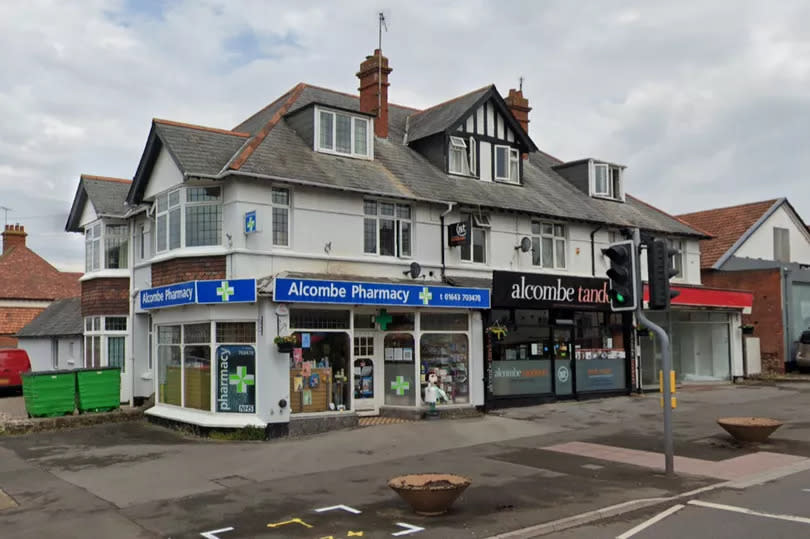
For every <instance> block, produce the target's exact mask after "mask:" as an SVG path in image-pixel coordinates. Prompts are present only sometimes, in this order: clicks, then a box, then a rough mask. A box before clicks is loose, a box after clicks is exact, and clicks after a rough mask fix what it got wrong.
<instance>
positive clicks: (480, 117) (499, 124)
mask: <svg viewBox="0 0 810 539" xmlns="http://www.w3.org/2000/svg"><path fill="white" fill-rule="evenodd" d="M510 123H511V122H510V118H508V117H507V116H506V115H504V114H503V112H502V111H501V110H500V108H499V107H498V106H497V105H496V104H495V103H494V102H493V100H492V99H489V100H487V101H485V102H483V103H481V104H480V105H479V106H478V107H477V108H475V109H474V110H472V111H470V112H469V113H468V114H467V115H466V117H462V118H461V121H460V122H459V123H458V125H457V126H456V129H455V133H458V134H460V135H473V134H474V135H482V136H486V137H492V138H495V139H498V140H502V141H505V142H510V143H514V142H515V130H514V128H513V127H512V126H511V125H510Z"/></svg>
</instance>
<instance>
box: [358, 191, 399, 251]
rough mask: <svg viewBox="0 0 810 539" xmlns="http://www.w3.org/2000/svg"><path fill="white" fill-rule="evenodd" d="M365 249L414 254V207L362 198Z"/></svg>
mask: <svg viewBox="0 0 810 539" xmlns="http://www.w3.org/2000/svg"><path fill="white" fill-rule="evenodd" d="M363 213H364V214H365V218H364V220H363V252H365V253H368V254H378V255H382V256H397V257H409V256H411V207H410V206H408V205H405V204H395V203H393V202H383V201H377V200H365V201H363Z"/></svg>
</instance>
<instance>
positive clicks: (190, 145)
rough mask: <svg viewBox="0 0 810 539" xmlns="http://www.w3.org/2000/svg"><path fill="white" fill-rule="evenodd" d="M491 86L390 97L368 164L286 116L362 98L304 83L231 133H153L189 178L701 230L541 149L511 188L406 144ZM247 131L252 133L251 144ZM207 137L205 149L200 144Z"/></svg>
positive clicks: (352, 106) (183, 129) (161, 124)
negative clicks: (298, 128)
mask: <svg viewBox="0 0 810 539" xmlns="http://www.w3.org/2000/svg"><path fill="white" fill-rule="evenodd" d="M493 90H494V91H496V90H495V89H494V86H487V87H484V88H481V89H479V90H476V91H475V92H471V93H469V94H465V95H464V96H461V97H460V98H457V99H456V100H451V101H450V102H447V103H444V104H442V105H441V106H440V107H433V108H431V109H427V110H426V111H425V112H422V113H415V109H412V108H409V107H403V106H399V105H393V104H389V136H388V137H387V138H385V139H382V138H375V140H374V159H373V160H370V161H369V160H362V159H352V158H346V157H341V156H335V155H330V154H324V153H318V152H315V151H313V149H312V147H311V144H309V143H307V142H306V141H305V140H304V139H303V138H302V137H301V136H299V135H298V134H297V133H296V132H295V131H294V130H293V129H292V127H291V126H290V125H289V124H288V123H287V122H286V121H285V120H284V115H286V114H292V113H293V112H295V111H297V110H300V109H301V108H303V107H306V106H309V105H311V104H313V103H319V104H324V105H327V106H331V107H335V108H340V109H345V110H350V111H359V98H358V96H356V95H355V96H352V95H349V94H344V93H341V92H335V91H332V90H328V89H324V88H318V87H315V86H310V85H306V84H303V83H302V84H298V85H296V86H295V87H294V88H292V89H290V90H289V91H288V92H286V93H285V94H284V95H282V96H281V97H280V98H279V99H277V100H276V101H274V102H273V103H271V104H270V105H268V106H267V107H265V108H264V109H262V110H260V111H259V112H257V113H256V114H254V115H253V116H251V117H250V118H248V119H247V120H245V121H244V122H242V123H240V124H239V125H237V126H236V128H235V131H223V130H212V129H207V130H206V128H201V127H199V126H188V125H184V124H176V123H172V124H171V125H169V124H168V123H166V122H165V121H162V120H160V121H158V120H155V122H153V132H155V133H156V135H157V138H159V140H160V142H161V143H164V144H166V146H167V148H168V150H169V152H170V153H171V155H172V156H173V158H174V159H175V161H176V162H177V163H178V166H180V168H181V170H182V171H183V172H184V173H186V174H191V175H195V174H196V175H203V176H211V177H214V176H218V177H221V176H220V174H221V173H223V172H224V171H226V170H227V168H228V167H230V168H231V169H234V170H232V171H231V173H232V174H240V175H247V176H252V175H253V176H255V175H261V176H269V177H272V178H276V179H280V180H286V181H289V182H291V183H295V182H300V183H305V184H309V185H316V186H322V187H327V188H336V189H343V190H350V191H357V192H363V193H369V194H375V195H381V196H390V197H398V198H403V199H411V200H420V201H425V202H437V203H446V202H456V203H458V204H461V205H469V206H473V207H479V206H480V207H482V208H491V209H500V210H511V211H519V212H526V213H530V214H534V215H538V216H546V217H552V218H561V219H568V220H580V221H585V222H590V223H595V224H606V225H611V226H616V225H617V226H639V227H641V228H643V229H646V230H649V231H655V232H664V233H668V234H678V235H683V236H693V237H705V234H702V233H701V232H699V231H696V230H694V229H692V228H690V227H689V226H687V225H685V224H684V223H683V222H681V221H679V220H678V219H676V218H673V217H672V216H669V215H667V214H666V213H664V212H661V211H659V210H657V209H655V208H653V207H651V206H649V205H647V204H644V203H643V202H641V201H639V200H637V199H633V198H630V197H628V201H627V203H625V204H622V203H618V202H611V201H605V200H597V199H593V198H591V197H589V196H588V195H587V194H585V193H583V192H582V191H580V190H578V189H577V188H576V187H574V186H573V185H572V184H570V183H569V182H568V181H567V180H566V179H565V178H564V177H563V176H561V175H560V174H558V173H557V172H556V171H555V170H554V169H553V167H554V166H555V165H559V164H561V161H559V160H557V159H554V158H552V157H551V156H548V155H547V154H544V153H543V152H540V151H532V152H530V153H529V159H528V160H526V161H524V176H523V185H522V186H515V185H508V184H503V183H495V182H481V181H480V180H477V179H475V178H464V177H459V176H455V175H448V174H445V173H444V172H443V171H442V170H440V169H438V168H436V167H435V166H434V165H433V164H431V163H430V162H429V161H428V160H427V159H425V158H424V157H423V156H422V155H421V154H419V153H418V152H416V151H415V150H413V149H411V148H410V147H408V146H406V145H404V144H403V140H404V136H405V129H406V123H407V124H408V129H409V139H410V138H411V136H412V134H413V132H414V130H416V132H417V133H420V132H422V133H427V132H429V131H432V130H435V129H439V128H440V126H444V125H446V124H447V121H448V120H447V118H449V117H451V116H452V114H451V113H450V112H452V113H453V114H455V113H458V114H459V115H461V114H463V113H464V112H465V111H466V110H467V109H469V107H471V106H472V105H473V104H474V103H475V102H476V101H477V100H478V99H480V98H481V97H482V96H483V95H484V93H486V92H489V91H493ZM431 111H433V112H431ZM409 117H410V120H409V119H408V118H409ZM243 131H248V132H250V134H251V135H252V136H253V138H252V139H251V140H250V141H249V142H246V137H245V136H244V133H242V132H243ZM151 138H152V136H151V134H150V140H151ZM529 142H530V143H531V141H530V140H529ZM202 143H204V144H205V145H206V147H205V149H202V148H201V147H200V144H202ZM149 149H150V142H148V143H147V150H146V151H145V153H144V157H143V158H142V160H141V165H139V171H138V174H136V180H135V184H134V185H133V188H132V190H131V191H130V195H129V201H130V202H131V203H133V202H140V200H139V198H140V196H141V194H142V192H143V188H144V187H145V183H143V182H145V181H146V179H147V178H148V174H145V173H144V172H146V171H147V170H148V168H149V163H148V155H147V154H149ZM153 158H154V157H153ZM139 179H140V180H141V184H140V185H139Z"/></svg>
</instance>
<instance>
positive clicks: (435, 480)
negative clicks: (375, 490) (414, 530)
mask: <svg viewBox="0 0 810 539" xmlns="http://www.w3.org/2000/svg"><path fill="white" fill-rule="evenodd" d="M471 482H472V481H470V480H469V479H467V478H466V477H462V476H460V475H452V474H441V473H426V474H411V475H401V476H399V477H394V478H393V479H391V480H390V481H388V486H389V487H391V489H393V490H394V491H395V492H396V493H397V494H399V495H400V497H402V499H403V500H405V501H406V502H407V503H408V505H410V506H411V508H412V509H413V510H414V512H415V513H416V514H417V515H425V516H435V515H443V514H444V513H446V512H447V511H448V509H450V506H451V505H453V502H454V501H456V498H458V497H459V496H460V495H461V493H462V492H464V490H465V489H466V488H467V487H468V486H470V483H471Z"/></svg>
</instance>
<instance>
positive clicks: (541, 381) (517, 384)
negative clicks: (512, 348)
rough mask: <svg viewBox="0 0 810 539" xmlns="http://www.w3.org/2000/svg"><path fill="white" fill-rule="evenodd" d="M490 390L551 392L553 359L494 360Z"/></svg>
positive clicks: (517, 392)
mask: <svg viewBox="0 0 810 539" xmlns="http://www.w3.org/2000/svg"><path fill="white" fill-rule="evenodd" d="M491 365H492V371H491V372H492V376H491V377H490V380H489V381H490V383H491V386H490V392H491V393H492V394H493V395H498V396H503V395H532V394H536V395H539V394H542V393H549V392H551V376H550V374H551V371H550V367H551V361H549V360H547V359H532V360H520V361H493V362H492V364H491Z"/></svg>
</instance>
